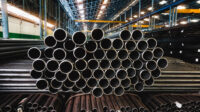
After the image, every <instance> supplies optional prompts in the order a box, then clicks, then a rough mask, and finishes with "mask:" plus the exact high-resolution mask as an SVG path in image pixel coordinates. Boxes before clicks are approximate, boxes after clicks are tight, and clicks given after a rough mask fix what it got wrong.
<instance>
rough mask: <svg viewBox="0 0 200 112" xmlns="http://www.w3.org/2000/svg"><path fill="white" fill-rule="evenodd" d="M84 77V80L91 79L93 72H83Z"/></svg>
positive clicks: (88, 70)
mask: <svg viewBox="0 0 200 112" xmlns="http://www.w3.org/2000/svg"><path fill="white" fill-rule="evenodd" d="M81 74H82V76H83V78H84V79H89V78H91V77H92V70H90V69H85V70H83V71H82V72H81Z"/></svg>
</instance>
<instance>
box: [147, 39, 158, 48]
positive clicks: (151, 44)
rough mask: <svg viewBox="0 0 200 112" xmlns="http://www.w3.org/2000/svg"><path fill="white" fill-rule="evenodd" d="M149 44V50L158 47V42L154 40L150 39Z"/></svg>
mask: <svg viewBox="0 0 200 112" xmlns="http://www.w3.org/2000/svg"><path fill="white" fill-rule="evenodd" d="M147 43H148V48H149V49H154V48H156V46H157V40H156V39H154V38H148V39H147Z"/></svg>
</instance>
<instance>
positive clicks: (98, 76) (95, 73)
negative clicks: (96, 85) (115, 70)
mask: <svg viewBox="0 0 200 112" xmlns="http://www.w3.org/2000/svg"><path fill="white" fill-rule="evenodd" d="M104 74H105V73H104V71H103V70H102V69H97V70H94V71H93V74H92V75H93V77H94V78H96V79H102V78H103V77H104Z"/></svg>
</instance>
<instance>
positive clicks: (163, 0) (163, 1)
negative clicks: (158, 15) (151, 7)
mask: <svg viewBox="0 0 200 112" xmlns="http://www.w3.org/2000/svg"><path fill="white" fill-rule="evenodd" d="M166 3H167V1H166V0H162V1H160V2H159V4H160V5H164V4H166Z"/></svg>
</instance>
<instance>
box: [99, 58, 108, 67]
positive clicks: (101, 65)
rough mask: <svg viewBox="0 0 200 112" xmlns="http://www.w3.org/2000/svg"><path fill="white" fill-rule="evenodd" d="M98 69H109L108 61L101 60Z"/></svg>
mask: <svg viewBox="0 0 200 112" xmlns="http://www.w3.org/2000/svg"><path fill="white" fill-rule="evenodd" d="M100 67H101V68H102V69H108V68H109V67H110V61H108V60H105V59H104V60H101V62H100Z"/></svg>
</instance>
